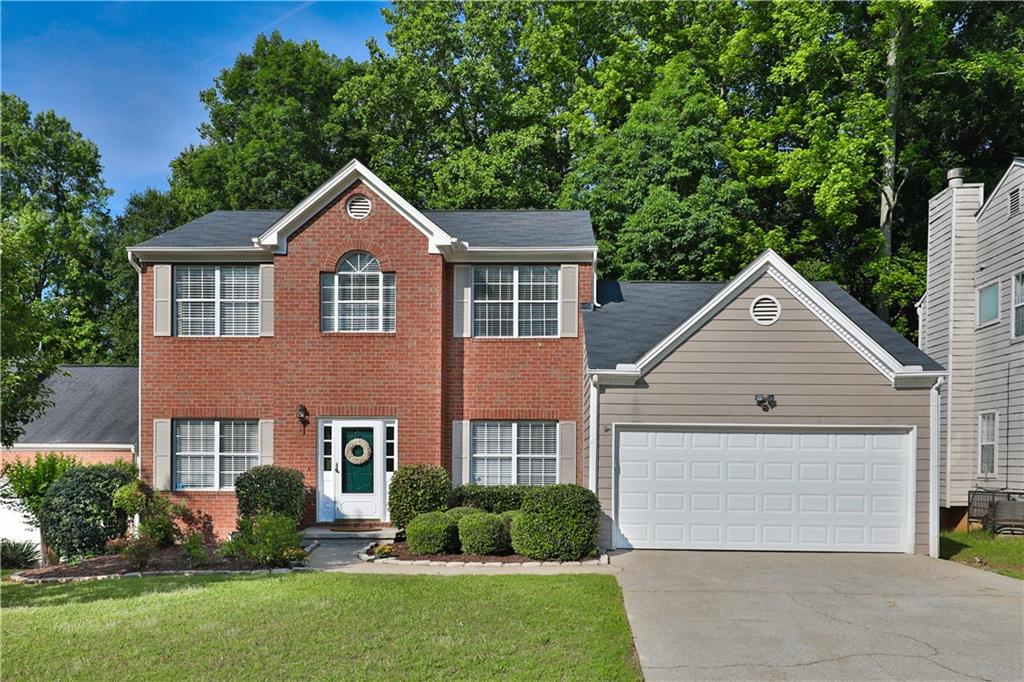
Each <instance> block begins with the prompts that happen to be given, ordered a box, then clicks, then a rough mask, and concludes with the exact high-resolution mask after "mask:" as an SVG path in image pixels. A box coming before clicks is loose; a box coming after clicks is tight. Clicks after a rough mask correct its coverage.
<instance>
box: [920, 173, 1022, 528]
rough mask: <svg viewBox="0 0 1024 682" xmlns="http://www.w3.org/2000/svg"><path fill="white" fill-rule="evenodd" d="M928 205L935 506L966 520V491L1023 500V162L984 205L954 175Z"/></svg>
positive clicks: (924, 314)
mask: <svg viewBox="0 0 1024 682" xmlns="http://www.w3.org/2000/svg"><path fill="white" fill-rule="evenodd" d="M948 177H949V186H948V187H946V188H945V189H944V190H943V191H941V192H940V193H939V194H937V195H935V196H934V197H932V199H931V201H930V202H929V204H928V284H927V289H926V291H925V295H924V297H923V298H922V299H921V301H920V302H919V303H918V313H919V319H920V329H919V345H920V347H921V348H922V350H924V351H925V352H926V353H928V354H929V355H931V356H932V357H933V358H935V359H936V360H938V361H939V362H941V363H943V364H944V365H945V366H946V367H948V369H949V377H948V379H947V380H946V383H945V384H944V385H943V386H942V388H941V393H942V406H941V410H940V425H939V433H940V435H941V451H942V457H941V469H940V504H941V506H942V508H943V515H944V519H943V522H944V524H946V525H948V526H957V525H961V524H963V523H964V522H965V520H966V518H965V517H966V512H967V502H968V493H969V491H971V490H972V489H980V488H983V489H988V490H1018V491H1021V490H1024V158H1017V159H1014V161H1013V163H1012V164H1010V167H1009V169H1008V170H1007V171H1006V173H1005V174H1004V175H1003V177H1002V179H1001V180H1000V181H999V183H998V184H997V185H996V187H995V190H994V191H993V192H992V193H991V194H990V195H989V196H988V198H987V199H986V198H985V197H984V186H983V185H981V184H976V183H965V182H964V181H963V171H962V170H961V169H953V170H951V171H950V172H949V174H948Z"/></svg>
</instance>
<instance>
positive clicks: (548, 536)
mask: <svg viewBox="0 0 1024 682" xmlns="http://www.w3.org/2000/svg"><path fill="white" fill-rule="evenodd" d="M600 519H601V505H600V503H599V502H598V500H597V495H595V494H594V493H593V492H591V491H590V490H587V489H586V488H584V487H583V486H579V485H574V484H560V485H549V486H543V487H539V488H533V489H531V490H530V491H529V492H527V494H526V497H525V498H524V499H523V506H522V510H521V513H520V515H519V516H517V517H515V519H514V520H513V522H512V549H514V550H515V551H516V553H518V554H522V555H524V556H528V557H530V558H531V559H539V560H542V561H554V560H558V561H578V560H579V559H582V558H584V557H586V556H589V555H591V554H593V553H594V552H596V551H597V532H598V528H599V524H600Z"/></svg>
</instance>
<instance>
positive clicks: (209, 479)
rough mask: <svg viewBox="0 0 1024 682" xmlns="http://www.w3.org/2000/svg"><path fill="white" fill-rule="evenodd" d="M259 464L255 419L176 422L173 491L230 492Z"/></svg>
mask: <svg viewBox="0 0 1024 682" xmlns="http://www.w3.org/2000/svg"><path fill="white" fill-rule="evenodd" d="M258 461H259V426H258V422H256V421H255V420H230V421H217V420H212V419H180V420H175V422H174V462H173V469H174V489H175V490H230V489H232V488H234V487H235V480H236V479H237V478H238V475H239V474H241V473H244V472H246V471H248V470H249V469H251V468H252V467H254V466H256V463H257V462H258Z"/></svg>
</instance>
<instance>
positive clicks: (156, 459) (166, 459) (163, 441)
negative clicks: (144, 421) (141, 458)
mask: <svg viewBox="0 0 1024 682" xmlns="http://www.w3.org/2000/svg"><path fill="white" fill-rule="evenodd" d="M153 489H154V490H170V489H171V420H170V419H154V420H153Z"/></svg>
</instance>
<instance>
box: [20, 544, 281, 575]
mask: <svg viewBox="0 0 1024 682" xmlns="http://www.w3.org/2000/svg"><path fill="white" fill-rule="evenodd" d="M208 550H209V551H208V556H209V557H210V559H209V560H208V561H205V562H202V563H198V564H194V563H191V562H190V560H189V557H188V555H187V554H186V553H185V550H184V548H183V547H182V546H181V545H175V546H173V547H161V548H160V549H157V550H155V551H154V552H153V553H152V554H151V555H150V557H149V561H148V562H147V563H146V567H145V570H146V571H187V570H207V571H245V570H252V569H256V568H261V567H260V566H259V565H258V564H256V563H254V562H252V561H247V560H245V559H235V558H226V557H222V556H221V555H220V554H219V552H217V551H216V548H215V547H212V546H211V547H208ZM138 570H139V569H138V568H135V567H133V566H132V565H131V563H130V562H129V561H128V560H127V559H125V558H124V557H123V556H121V555H120V554H107V555H103V556H97V557H92V558H91V559H83V560H81V561H78V562H73V563H63V564H56V565H54V566H44V567H42V568H31V569H26V570H24V571H20V572H19V573H18V575H20V576H21V577H23V578H32V579H41V578H81V577H90V576H100V575H123V574H125V573H134V572H136V571H138Z"/></svg>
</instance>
